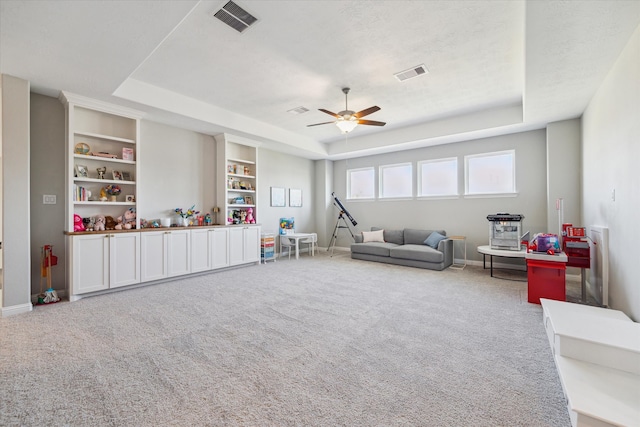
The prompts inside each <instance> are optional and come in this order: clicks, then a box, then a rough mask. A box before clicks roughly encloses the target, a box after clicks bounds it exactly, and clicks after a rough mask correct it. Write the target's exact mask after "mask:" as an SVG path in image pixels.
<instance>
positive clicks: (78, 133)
mask: <svg viewBox="0 0 640 427" xmlns="http://www.w3.org/2000/svg"><path fill="white" fill-rule="evenodd" d="M73 134H74V135H78V136H88V137H90V138H99V139H106V140H108V141H117V142H124V143H126V144H135V143H136V141H134V140H133V139H128V138H119V137H117V136H111V135H102V134H99V133H93V132H80V131H75V132H74V133H73Z"/></svg>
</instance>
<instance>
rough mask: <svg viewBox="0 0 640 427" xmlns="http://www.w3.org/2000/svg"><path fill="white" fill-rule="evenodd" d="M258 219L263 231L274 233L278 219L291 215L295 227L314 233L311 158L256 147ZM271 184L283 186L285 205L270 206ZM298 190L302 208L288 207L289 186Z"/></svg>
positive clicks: (277, 225)
mask: <svg viewBox="0 0 640 427" xmlns="http://www.w3.org/2000/svg"><path fill="white" fill-rule="evenodd" d="M258 163H259V164H258V195H257V197H258V208H257V211H258V222H259V223H260V224H261V225H262V231H263V232H273V233H277V232H278V228H279V223H280V218H291V217H294V218H295V226H296V230H297V231H300V232H315V231H316V227H315V214H314V212H315V210H316V203H315V199H314V197H313V194H314V161H313V160H308V159H302V158H300V157H296V156H291V155H289V154H285V153H280V152H277V151H272V150H266V149H263V148H259V149H258ZM271 187H282V188H285V189H286V206H285V207H272V206H271ZM291 188H296V189H301V190H302V207H299V208H298V207H290V206H289V189H291Z"/></svg>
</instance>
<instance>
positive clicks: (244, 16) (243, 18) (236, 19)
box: [213, 1, 258, 33]
mask: <svg viewBox="0 0 640 427" xmlns="http://www.w3.org/2000/svg"><path fill="white" fill-rule="evenodd" d="M213 16H215V17H216V18H218V19H219V20H221V21H222V22H224V23H225V24H227V25H228V26H230V27H231V28H233V29H234V30H236V31H238V32H240V33H241V32H243V31H244V30H246V29H247V28H249V27H250V26H251V25H253V24H255V23H256V22H257V21H258V19H257V18H256V17H255V16H253V15H251V14H250V13H249V12H247V11H246V10H244V9H243V8H241V7H240V6H238V5H237V4H235V3H234V2H232V1H229V2H228V3H227V4H225V5H224V6H222V9H220V10H219V11H217V12H216V13H214V14H213Z"/></svg>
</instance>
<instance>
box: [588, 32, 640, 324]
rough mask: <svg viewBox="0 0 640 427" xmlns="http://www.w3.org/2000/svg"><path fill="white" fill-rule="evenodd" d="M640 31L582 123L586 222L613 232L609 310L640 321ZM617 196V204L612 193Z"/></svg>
mask: <svg viewBox="0 0 640 427" xmlns="http://www.w3.org/2000/svg"><path fill="white" fill-rule="evenodd" d="M638 76H640V27H638V28H637V29H636V31H635V33H634V35H633V36H632V37H631V39H630V40H629V42H628V44H627V46H626V47H625V49H624V50H623V51H622V53H621V54H620V57H619V58H618V60H617V61H616V63H615V65H614V66H613V68H612V69H611V70H610V71H609V74H608V75H607V77H606V78H605V80H604V82H603V83H602V85H601V86H600V88H599V89H598V91H597V93H596V94H595V95H594V97H593V98H592V99H591V101H590V103H589V105H588V107H587V109H586V110H585V113H584V115H583V118H582V136H583V174H582V183H583V184H582V185H583V191H582V198H583V205H584V207H583V211H582V217H583V218H584V223H585V224H586V225H601V226H605V227H609V261H610V263H609V305H610V306H611V307H612V308H614V309H618V310H622V311H624V312H625V313H626V314H627V315H629V316H630V317H632V318H633V319H634V320H635V321H640V283H639V282H638V274H637V271H636V267H637V266H638V264H637V263H638V260H640V249H639V246H638V242H639V241H640V222H639V221H638V212H640V174H639V173H638V164H639V160H640V120H639V119H640V79H639V78H638ZM614 191H615V199H614V197H613V192H614Z"/></svg>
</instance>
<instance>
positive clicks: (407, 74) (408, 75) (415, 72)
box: [394, 64, 429, 82]
mask: <svg viewBox="0 0 640 427" xmlns="http://www.w3.org/2000/svg"><path fill="white" fill-rule="evenodd" d="M428 72H429V70H427V67H425V66H424V64H422V65H418V66H416V67H413V68H409V69H408V70H404V71H401V72H399V73H396V74H394V77H395V78H396V79H398V80H399V81H401V82H403V81H405V80H409V79H412V78H414V77H418V76H421V75H423V74H427V73H428Z"/></svg>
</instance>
